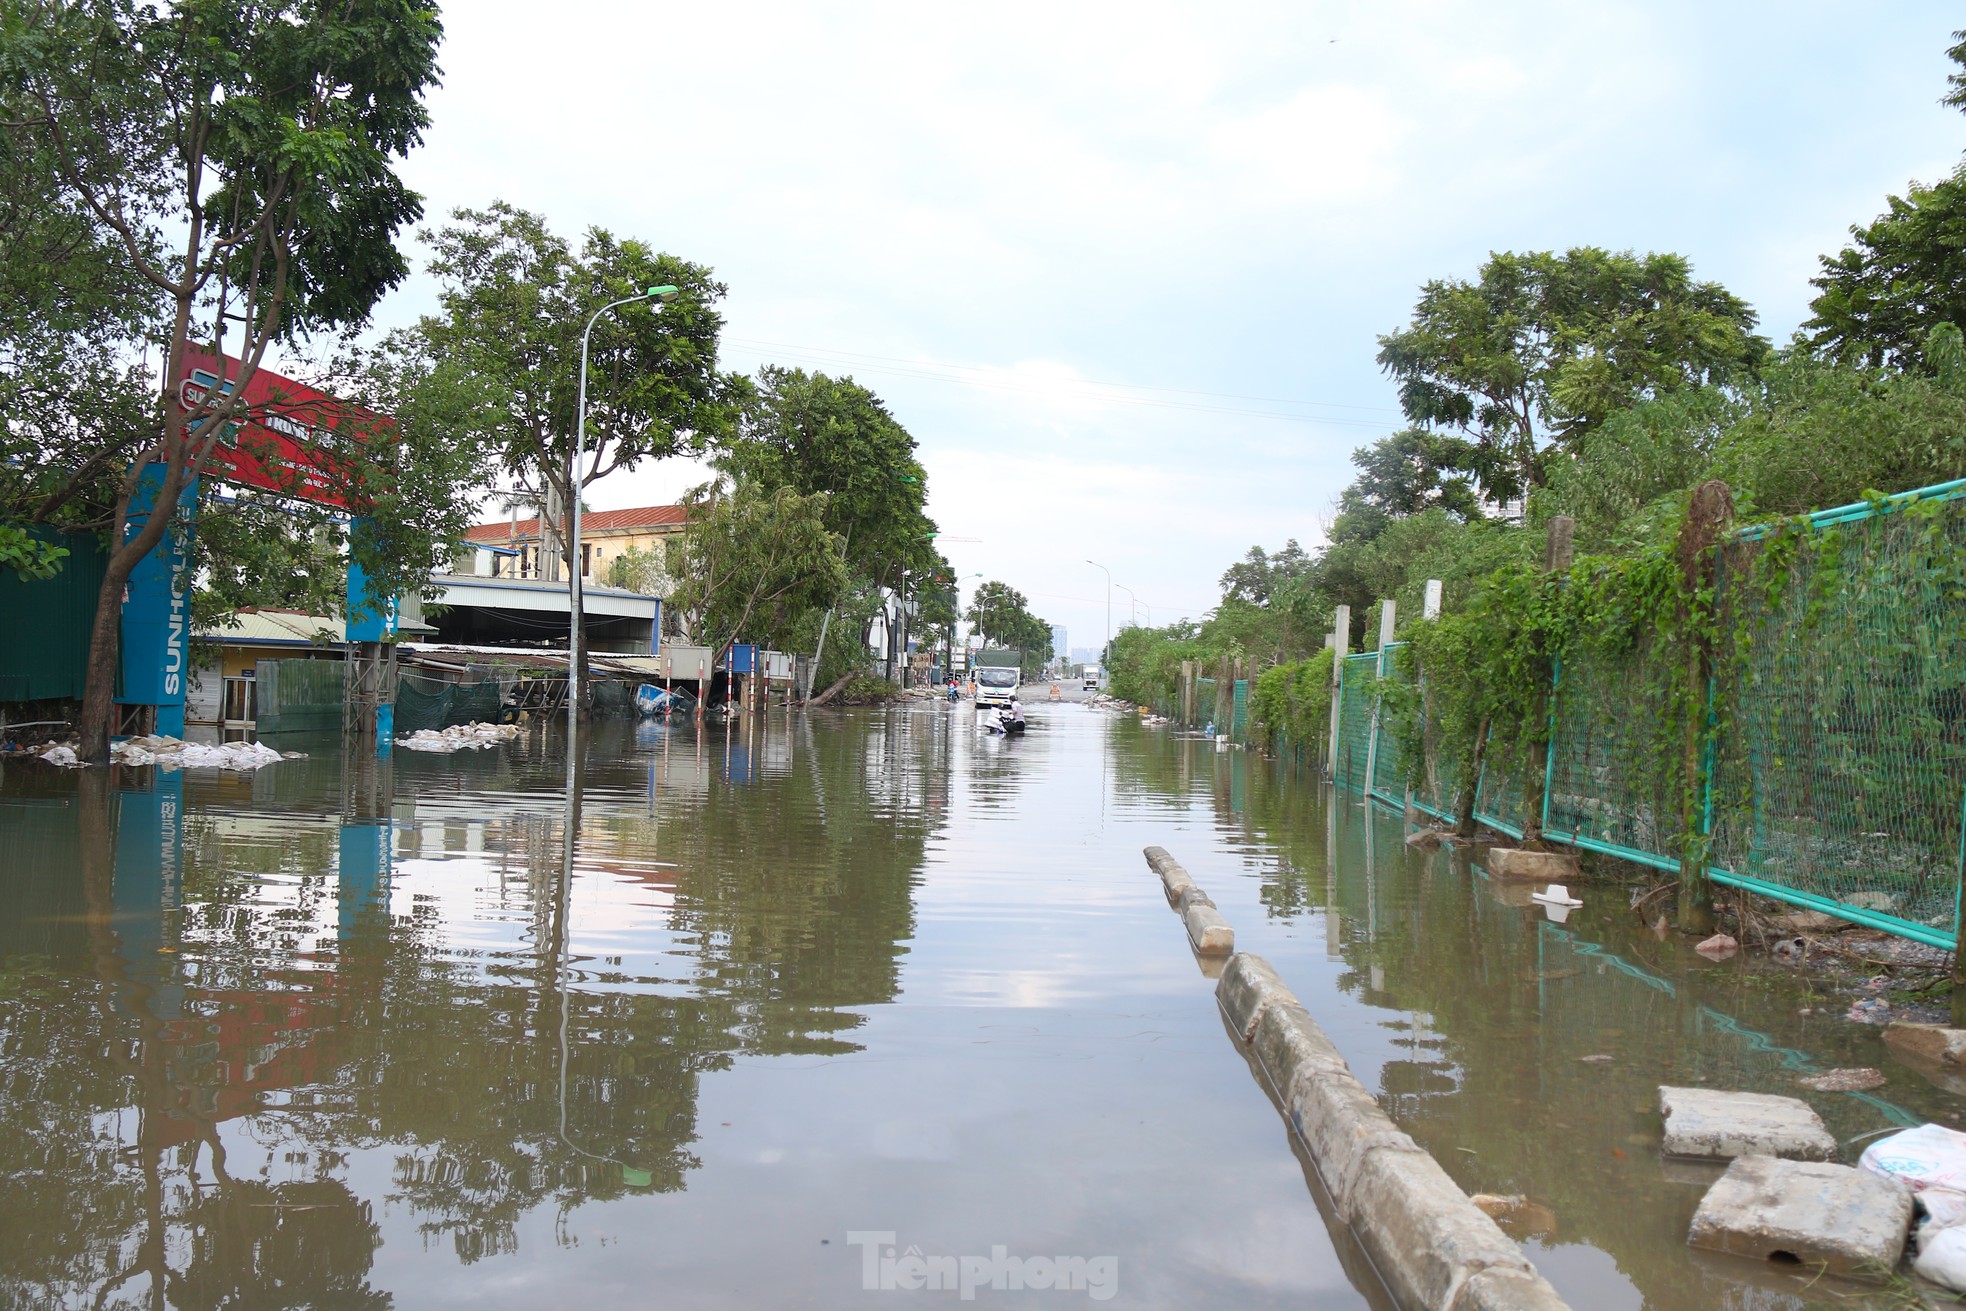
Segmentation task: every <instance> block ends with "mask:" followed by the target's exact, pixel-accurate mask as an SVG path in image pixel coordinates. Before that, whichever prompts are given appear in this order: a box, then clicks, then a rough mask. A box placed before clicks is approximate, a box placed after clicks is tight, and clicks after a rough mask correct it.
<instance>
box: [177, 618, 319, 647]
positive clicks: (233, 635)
mask: <svg viewBox="0 0 1966 1311" xmlns="http://www.w3.org/2000/svg"><path fill="white" fill-rule="evenodd" d="M322 632H326V633H327V634H328V640H330V641H334V642H339V641H340V640H341V635H342V625H341V620H339V619H336V618H335V617H334V616H332V615H310V614H302V613H301V612H300V611H298V610H241V611H240V612H239V613H238V614H236V615H234V616H232V620H231V622H230V623H226V624H221V625H217V626H214V627H210V628H204V629H200V630H199V632H198V636H199V637H201V638H203V639H204V640H205V641H207V642H219V643H223V644H226V645H231V646H254V645H261V644H265V643H269V642H273V643H279V644H280V645H283V646H292V645H296V644H299V645H308V646H311V645H313V644H314V641H315V638H316V636H317V635H318V634H320V633H322Z"/></svg>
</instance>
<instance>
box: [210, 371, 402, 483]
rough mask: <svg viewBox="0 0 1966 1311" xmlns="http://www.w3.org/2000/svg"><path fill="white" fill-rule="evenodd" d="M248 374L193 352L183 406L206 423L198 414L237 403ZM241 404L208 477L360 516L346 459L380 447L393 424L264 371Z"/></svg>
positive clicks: (223, 435) (257, 374)
mask: <svg viewBox="0 0 1966 1311" xmlns="http://www.w3.org/2000/svg"><path fill="white" fill-rule="evenodd" d="M243 371H244V369H243V366H242V365H241V364H240V363H239V361H238V360H235V359H233V358H232V357H231V356H229V355H227V356H219V355H212V354H208V353H207V352H205V351H201V350H197V349H193V348H187V349H186V350H185V352H184V381H183V382H181V383H179V384H178V405H179V406H180V407H181V408H182V409H183V410H184V412H185V413H186V414H187V415H192V416H194V419H193V422H194V424H195V423H197V422H200V420H198V419H197V418H196V417H195V416H197V415H198V413H199V411H200V410H202V409H206V408H207V407H208V406H209V405H210V404H212V403H214V402H215V399H216V398H222V397H225V396H230V395H231V394H232V392H233V389H234V388H235V387H236V386H237V383H236V379H237V378H238V376H239V375H240V373H242V372H243ZM241 402H242V403H241V405H240V407H239V409H238V411H237V412H235V413H234V414H233V415H232V417H231V418H230V419H228V420H227V421H226V425H225V430H224V431H223V432H222V433H221V434H220V436H219V440H218V443H217V444H216V445H215V446H213V447H212V453H211V456H210V458H209V459H207V461H206V462H205V469H204V472H205V473H207V474H208V475H210V476H212V477H216V478H219V479H221V480H222V481H225V482H228V483H233V484H235V485H237V486H241V487H254V488H259V489H262V490H265V491H273V492H282V493H285V494H286V495H288V496H297V497H299V498H301V499H302V500H306V501H313V502H316V503H318V504H322V505H335V506H340V507H342V508H343V509H354V508H356V507H355V506H352V505H350V504H349V501H350V500H351V499H352V492H353V491H354V488H353V487H352V485H351V473H352V470H351V468H350V466H349V465H348V464H347V462H346V461H345V460H343V459H342V458H341V457H340V455H339V452H340V451H342V450H344V449H346V448H347V447H348V446H349V445H350V444H352V443H356V442H364V441H369V440H371V439H373V438H374V437H375V436H377V435H378V433H380V432H381V431H382V430H383V429H384V428H385V427H386V425H387V424H388V422H389V421H388V420H387V419H385V418H383V417H382V416H380V415H378V414H376V413H374V412H373V411H370V410H365V409H363V408H362V407H361V406H359V405H350V404H349V403H348V402H346V401H339V400H336V399H335V398H334V397H332V396H329V395H328V394H327V393H325V392H319V391H316V390H314V388H312V387H309V386H306V385H305V384H303V383H298V382H295V381H293V380H292V379H290V378H283V377H281V376H280V375H279V374H277V373H274V372H272V371H271V370H270V369H264V368H261V369H255V370H253V376H252V377H251V378H250V379H248V380H247V382H246V387H245V391H244V392H243V393H242V395H241Z"/></svg>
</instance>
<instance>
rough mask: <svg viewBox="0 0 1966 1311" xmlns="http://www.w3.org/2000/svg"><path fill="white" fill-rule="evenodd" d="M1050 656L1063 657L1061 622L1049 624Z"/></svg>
mask: <svg viewBox="0 0 1966 1311" xmlns="http://www.w3.org/2000/svg"><path fill="white" fill-rule="evenodd" d="M1051 658H1052V659H1054V660H1063V659H1064V658H1065V625H1063V624H1053V625H1052V626H1051Z"/></svg>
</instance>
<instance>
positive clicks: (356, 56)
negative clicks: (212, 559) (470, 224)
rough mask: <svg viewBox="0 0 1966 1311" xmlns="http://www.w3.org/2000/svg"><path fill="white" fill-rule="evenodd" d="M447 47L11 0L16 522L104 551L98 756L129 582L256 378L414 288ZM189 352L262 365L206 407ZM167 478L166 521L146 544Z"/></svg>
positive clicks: (414, 17)
mask: <svg viewBox="0 0 1966 1311" xmlns="http://www.w3.org/2000/svg"><path fill="white" fill-rule="evenodd" d="M441 37H442V25H441V22H440V20H439V18H438V16H437V14H436V12H435V11H434V10H433V9H428V8H424V9H417V8H412V7H409V6H405V5H403V4H401V3H398V2H397V0H345V2H344V0H337V3H334V4H326V3H320V2H319V0H281V2H278V3H269V4H263V5H258V6H253V7H249V8H242V7H239V6H233V5H216V4H194V3H178V4H170V5H162V6H150V5H137V4H132V3H126V2H117V3H104V4H91V5H73V4H64V3H56V2H55V0H0V49H4V50H5V52H6V57H5V59H4V60H0V224H4V225H5V227H6V235H7V236H8V238H9V241H8V258H7V260H6V261H5V263H6V265H7V266H8V267H7V271H6V272H5V274H4V275H0V296H4V298H5V300H6V302H7V313H5V314H0V323H4V327H0V340H3V341H4V344H0V360H4V361H5V362H7V364H8V365H9V366H10V367H9V368H0V375H5V376H6V378H7V381H6V382H5V383H4V393H5V394H4V395H0V401H4V402H5V403H6V405H7V412H8V418H7V422H6V425H5V426H4V428H0V441H3V442H4V449H0V468H4V469H6V470H7V473H6V475H5V478H4V483H5V491H6V499H5V502H4V504H0V522H8V523H12V524H15V525H21V524H43V525H49V526H59V527H71V528H82V529H87V530H90V531H95V532H98V533H100V534H101V535H102V537H103V538H104V539H105V540H106V542H107V543H108V547H109V550H108V554H107V559H106V562H105V563H106V567H105V571H104V577H103V582H102V585H101V590H100V592H99V595H98V598H97V604H96V613H95V620H94V624H93V629H92V637H91V643H90V655H89V663H88V672H87V690H86V693H85V695H84V699H83V708H82V717H81V724H80V730H81V737H82V741H81V752H82V755H83V756H84V758H85V759H89V760H102V759H104V758H106V756H107V752H108V736H109V727H110V718H111V712H112V704H111V699H112V696H113V694H114V691H115V682H116V670H117V645H118V620H119V616H120V610H121V604H122V597H123V591H124V586H125V584H126V583H127V582H128V580H129V578H130V575H131V572H132V571H133V570H134V568H135V567H136V565H137V563H138V561H139V560H140V559H142V557H143V556H144V555H146V554H148V553H149V552H150V550H151V549H152V548H153V547H155V546H156V545H157V544H158V543H159V542H160V541H161V540H162V539H163V537H164V534H165V533H166V532H169V531H172V530H173V529H174V528H176V527H178V526H179V525H178V524H177V523H176V521H177V520H178V519H179V514H178V511H177V508H176V507H177V506H178V504H179V494H180V492H181V491H183V490H184V489H185V488H186V487H187V486H188V485H189V483H190V481H191V479H192V478H193V477H195V476H196V475H197V473H198V472H199V471H200V470H201V469H202V468H204V466H205V462H206V460H207V458H208V457H209V455H210V453H211V450H212V448H213V446H214V444H215V443H216V442H217V441H218V440H219V439H220V438H221V436H222V435H223V434H224V433H225V432H226V431H227V429H228V426H229V423H230V421H231V420H232V419H233V418H234V416H235V415H236V414H237V412H238V410H239V407H240V405H241V403H242V395H243V393H244V391H245V389H246V384H247V381H248V380H249V378H250V377H251V375H252V373H253V372H254V371H255V370H257V369H258V367H259V366H260V364H261V363H262V361H263V360H264V359H265V357H266V353H267V351H268V350H269V349H270V348H272V347H274V346H275V345H284V344H293V343H305V342H307V341H310V340H314V339H321V338H328V337H332V336H333V335H334V334H335V333H337V332H341V331H345V330H349V329H354V328H358V327H360V326H361V325H362V324H363V323H364V322H365V321H366V319H367V316H368V314H369V312H370V310H371V309H372V308H373V307H374V305H375V304H376V302H377V300H378V299H379V298H380V297H381V296H382V295H383V294H384V293H385V292H387V291H388V290H389V289H390V288H392V287H394V286H396V285H397V284H398V283H399V282H401V281H402V279H403V277H404V276H405V275H406V274H407V272H408V266H407V264H406V263H405V261H404V258H403V256H402V254H401V252H400V249H399V247H398V244H397V236H398V234H399V233H400V232H401V230H402V229H403V228H404V227H405V226H406V225H408V224H410V223H413V222H415V221H416V219H417V218H418V216H419V215H420V213H421V208H422V202H421V200H420V198H419V197H418V196H417V195H416V194H415V193H414V192H413V191H411V190H410V189H409V188H408V186H407V185H405V183H404V182H403V180H402V179H401V178H400V177H399V176H398V174H397V172H396V169H397V166H398V164H399V162H400V161H401V160H402V159H403V158H404V157H405V156H406V155H407V154H408V152H409V150H410V149H411V148H412V147H414V146H415V145H416V144H417V143H418V142H419V141H420V140H421V138H422V134H423V131H424V129H425V128H426V127H427V126H428V123H429V117H428V113H427V110H426V108H425V105H424V94H425V92H426V90H427V89H428V88H429V87H430V86H432V85H433V84H434V83H435V81H436V79H437V76H438V69H437V62H436V56H437V47H438V43H439V41H440V39H441ZM16 243H18V244H16ZM193 343H195V344H198V345H201V346H204V347H206V348H208V349H210V350H212V351H214V352H215V353H223V354H227V355H231V356H232V357H234V358H235V359H238V360H240V361H241V362H242V365H241V370H240V374H239V377H238V379H237V386H236V388H235V390H234V392H233V393H231V394H229V395H222V394H218V393H214V394H213V395H212V396H211V397H210V398H209V399H208V400H207V401H206V402H205V403H204V404H202V405H201V406H199V407H198V411H197V412H196V413H187V412H186V411H185V410H184V409H183V408H181V407H180V406H179V404H178V403H177V401H178V395H179V384H180V383H181V382H182V381H183V378H184V376H185V373H186V365H185V355H184V352H185V348H186V346H187V345H188V344H193ZM160 345H161V359H153V352H156V351H158V349H159V347H160ZM69 369H72V370H73V372H68V371H67V370H69ZM357 458H358V459H360V458H361V456H360V455H359V453H358V455H357ZM153 462H154V463H157V464H161V465H162V466H163V475H162V484H161V489H160V491H159V493H158V496H157V501H158V504H159V505H161V506H165V507H169V509H168V510H167V512H164V513H158V514H153V515H150V516H149V518H148V520H147V522H146V523H145V524H144V525H143V526H142V527H141V528H140V529H138V530H136V531H134V532H128V533H126V532H125V528H126V525H127V524H128V520H129V512H130V506H131V500H132V497H133V496H134V494H135V492H136V488H137V483H138V476H139V474H140V472H141V470H142V468H143V467H144V465H145V464H147V463H153ZM373 472H374V473H375V475H376V478H375V482H376V483H377V484H378V485H384V484H385V483H386V470H382V469H378V470H375V471H373ZM381 537H382V538H383V539H385V540H387V541H388V543H389V545H390V546H392V547H395V548H398V550H397V551H396V552H392V553H391V554H389V555H388V556H378V557H377V558H376V559H375V561H374V563H375V564H376V566H377V573H378V576H379V577H381V578H382V579H384V580H389V579H391V578H392V576H393V575H395V574H397V573H399V572H405V571H409V572H413V566H414V564H415V563H416V559H415V557H416V554H417V553H416V551H415V550H413V549H412V550H410V551H408V552H407V553H406V554H405V553H402V552H401V550H400V548H403V547H405V546H410V547H414V546H416V545H418V544H419V541H418V539H419V538H421V544H422V545H425V546H428V545H429V544H430V543H429V540H428V537H427V535H422V534H421V533H420V530H419V528H418V525H417V524H416V523H414V522H412V521H405V522H403V523H400V524H395V525H391V526H390V530H389V531H387V532H384V533H382V534H381ZM42 563H44V564H45V563H49V562H48V561H45V560H44V561H43V562H42ZM425 572H426V575H427V568H426V571H425Z"/></svg>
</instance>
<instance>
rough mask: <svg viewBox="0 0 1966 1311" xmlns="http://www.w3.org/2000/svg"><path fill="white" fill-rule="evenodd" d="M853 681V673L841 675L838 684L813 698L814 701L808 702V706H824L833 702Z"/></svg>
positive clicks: (835, 683)
mask: <svg viewBox="0 0 1966 1311" xmlns="http://www.w3.org/2000/svg"><path fill="white" fill-rule="evenodd" d="M852 681H853V674H852V673H851V672H848V673H844V674H841V675H840V676H839V679H838V680H837V681H836V682H834V684H833V685H832V686H831V687H829V688H827V689H826V690H825V691H824V692H821V693H820V694H819V695H818V696H816V697H814V698H812V700H810V701H808V702H806V704H807V705H809V706H823V705H825V704H826V703H827V702H828V701H831V700H832V699H833V698H834V697H835V696H837V695H838V694H839V690H840V689H841V688H843V687H845V686H846V685H847V684H848V683H851V682H852Z"/></svg>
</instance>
